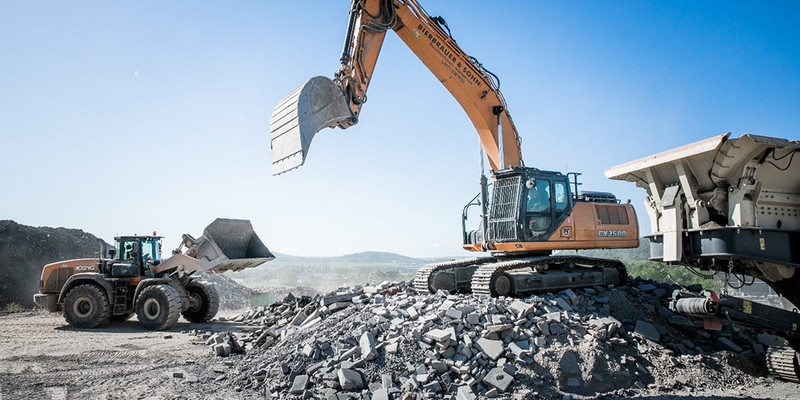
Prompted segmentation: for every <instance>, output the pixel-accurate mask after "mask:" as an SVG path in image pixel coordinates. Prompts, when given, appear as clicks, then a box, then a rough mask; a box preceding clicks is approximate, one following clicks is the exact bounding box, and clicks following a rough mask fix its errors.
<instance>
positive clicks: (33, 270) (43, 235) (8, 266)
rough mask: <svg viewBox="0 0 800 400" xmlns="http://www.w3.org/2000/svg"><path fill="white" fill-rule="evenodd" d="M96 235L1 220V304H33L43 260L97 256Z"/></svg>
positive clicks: (77, 230) (53, 260)
mask: <svg viewBox="0 0 800 400" xmlns="http://www.w3.org/2000/svg"><path fill="white" fill-rule="evenodd" d="M99 252H100V245H99V243H98V242H97V238H96V237H95V236H94V235H92V234H90V233H86V232H84V231H82V230H80V229H67V228H49V227H38V228H37V227H33V226H27V225H20V224H18V223H16V222H14V221H8V220H2V221H0V307H4V306H5V305H7V304H9V303H12V302H13V303H18V304H21V305H23V306H25V307H33V295H34V293H36V292H37V291H38V290H39V279H40V277H41V273H42V267H43V266H44V265H45V264H48V263H51V262H56V261H60V260H69V259H74V258H86V257H97V256H98V254H99Z"/></svg>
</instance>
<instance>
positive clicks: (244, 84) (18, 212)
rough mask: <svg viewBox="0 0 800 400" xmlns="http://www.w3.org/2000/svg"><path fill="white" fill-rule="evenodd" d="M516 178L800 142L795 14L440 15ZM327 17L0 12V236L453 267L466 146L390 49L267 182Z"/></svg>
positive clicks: (522, 9)
mask: <svg viewBox="0 0 800 400" xmlns="http://www.w3.org/2000/svg"><path fill="white" fill-rule="evenodd" d="M421 1H422V2H423V6H424V7H425V8H426V10H427V11H428V12H429V14H431V15H442V16H444V17H445V18H446V20H447V22H448V24H449V26H450V29H451V31H452V33H453V36H454V37H455V38H456V40H457V41H458V43H459V44H460V45H461V46H462V48H463V49H464V50H465V51H466V52H467V53H469V54H471V55H473V56H475V57H477V58H478V59H479V60H480V61H481V62H482V63H483V64H484V66H486V67H487V68H488V69H489V70H491V71H492V72H494V73H495V74H497V75H498V76H499V77H500V79H501V82H502V86H501V90H502V92H503V94H504V96H505V98H506V100H507V102H508V106H509V110H510V112H511V114H512V116H513V118H514V121H515V123H516V125H517V129H518V130H519V132H520V134H521V136H522V139H523V141H522V146H523V149H522V150H523V156H524V159H525V162H526V165H528V166H536V167H539V168H542V169H549V170H559V171H562V172H563V171H565V170H569V171H580V172H582V173H583V175H582V181H583V182H584V185H583V188H584V189H587V190H603V191H612V192H615V193H616V194H617V195H618V197H620V198H622V199H623V200H624V199H628V198H630V199H631V200H632V201H633V204H634V206H636V207H637V209H638V211H639V213H640V224H641V227H642V230H643V231H644V232H645V233H646V232H648V231H649V226H648V222H647V220H646V218H645V214H644V213H643V211H644V210H643V206H642V200H643V198H644V191H643V190H641V189H638V188H635V187H634V186H633V185H632V184H629V183H623V182H612V181H608V180H606V179H605V177H604V176H603V171H604V170H605V169H607V168H609V167H611V166H614V165H617V164H620V163H623V162H626V161H629V160H632V159H635V158H639V157H642V156H645V155H648V154H652V153H655V152H659V151H663V150H667V149H669V148H672V147H676V146H679V145H683V144H686V143H689V142H693V141H696V140H700V139H704V138H707V137H710V136H713V135H716V134H719V133H724V132H733V134H734V136H738V135H740V134H742V133H755V134H761V135H768V136H776V137H783V138H787V139H793V140H796V139H799V137H798V136H799V135H798V127H800V24H797V19H798V16H800V5H798V4H800V3H797V2H792V1H785V2H779V1H773V2H727V1H726V2H723V1H703V2H697V1H659V2H640V1H635V2H634V1H630V2H623V1H585V2H573V1H551V2H542V1H531V2H485V1H482V2H479V1H463V2H447V1H442V0H428V1H425V0H421ZM348 8H349V3H348V2H347V1H344V0H343V1H292V2H285V1H281V2H278V1H268V2H267V1H264V2H199V1H185V2H181V1H175V2H167V3H164V2H155V1H147V2H145V1H137V2H101V1H82V2H41V1H25V2H21V1H8V2H0V54H2V57H0V109H1V110H2V112H0V150H2V157H0V167H2V170H3V171H4V173H3V174H2V175H0V185H2V187H3V190H2V191H0V218H2V219H13V220H16V221H18V222H20V223H23V224H28V225H37V226H38V225H43V226H65V227H71V228H81V229H84V230H86V231H89V232H92V233H94V234H97V235H99V236H101V237H103V238H105V239H106V240H111V239H112V237H113V236H114V235H116V234H130V233H139V234H145V233H148V232H151V231H152V230H157V231H158V232H159V234H162V235H165V236H166V237H167V243H166V244H167V245H168V246H170V247H174V246H176V245H177V243H178V241H179V238H180V234H181V233H192V234H200V232H201V231H202V229H203V227H205V225H206V224H208V223H209V222H211V220H213V219H214V218H216V217H220V216H221V217H232V218H247V219H250V220H252V221H253V224H254V226H255V228H256V230H257V232H258V233H259V234H260V236H261V237H262V239H263V240H264V241H265V243H266V244H267V245H268V246H269V247H270V248H271V249H273V250H275V251H278V252H283V253H288V254H296V255H339V254H346V253H353V252H358V251H367V250H380V251H392V252H396V253H401V254H405V255H409V256H450V255H463V252H462V251H461V249H460V240H461V226H460V214H461V209H462V207H463V206H464V205H465V204H466V203H467V201H469V199H471V198H472V197H473V196H474V195H475V194H476V193H477V191H478V186H477V182H478V174H479V153H478V149H479V142H478V139H477V135H476V134H475V131H474V129H473V128H472V126H471V124H470V122H469V119H468V118H467V116H466V115H465V114H464V113H463V111H462V110H461V109H460V107H459V106H458V104H457V103H456V102H455V101H454V100H453V99H452V98H450V96H449V94H448V93H447V91H446V90H445V89H444V87H442V86H441V85H440V84H439V83H438V82H437V81H436V79H435V78H434V77H433V75H431V74H430V73H429V72H428V71H427V69H426V68H425V67H424V65H423V64H422V63H421V62H420V61H419V60H417V59H416V58H415V57H414V55H413V54H412V53H411V51H410V50H408V49H407V48H406V47H405V45H404V44H403V43H402V42H401V41H400V40H399V39H398V38H397V37H396V36H394V35H393V34H392V33H390V34H389V35H388V36H387V39H386V42H385V44H384V47H383V50H382V53H381V57H380V59H379V60H378V65H377V68H376V71H375V75H374V78H373V81H372V84H371V87H370V89H369V92H368V94H369V102H368V103H367V104H366V105H365V106H364V108H363V109H362V113H361V119H360V122H359V124H358V125H356V126H355V127H353V128H350V129H348V130H346V131H342V130H338V129H337V130H325V131H323V132H321V133H320V134H318V135H317V137H316V138H315V141H314V145H313V146H312V148H311V151H310V154H309V157H308V159H307V161H306V165H305V166H303V167H301V168H300V169H297V170H294V171H291V172H290V173H287V174H283V175H280V176H277V177H274V176H271V175H270V172H269V171H270V167H269V166H270V153H269V143H268V141H269V138H268V137H269V116H270V114H271V112H272V107H273V106H274V105H275V104H276V103H277V102H278V101H279V100H280V99H281V98H282V97H283V96H285V95H286V94H288V93H289V92H290V91H291V90H293V89H294V88H295V87H297V86H299V85H300V84H302V83H303V82H305V81H306V80H307V79H308V78H310V77H312V76H314V75H326V76H331V75H332V74H333V72H335V70H336V69H337V67H338V59H339V54H340V52H341V45H342V40H343V37H344V30H345V26H346V24H347V11H348Z"/></svg>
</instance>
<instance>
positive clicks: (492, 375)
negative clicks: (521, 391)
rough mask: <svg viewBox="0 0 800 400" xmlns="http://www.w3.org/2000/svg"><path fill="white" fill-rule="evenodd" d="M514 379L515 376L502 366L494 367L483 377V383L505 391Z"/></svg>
mask: <svg viewBox="0 0 800 400" xmlns="http://www.w3.org/2000/svg"><path fill="white" fill-rule="evenodd" d="M513 381H514V378H513V377H512V376H511V375H509V374H507V373H506V371H504V370H503V368H500V367H497V368H494V369H492V370H491V371H489V373H488V374H486V376H484V377H483V383H485V384H487V385H489V386H492V387H494V388H496V389H497V390H499V391H500V392H501V393H502V392H505V391H506V389H508V386H509V385H511V383H512V382H513Z"/></svg>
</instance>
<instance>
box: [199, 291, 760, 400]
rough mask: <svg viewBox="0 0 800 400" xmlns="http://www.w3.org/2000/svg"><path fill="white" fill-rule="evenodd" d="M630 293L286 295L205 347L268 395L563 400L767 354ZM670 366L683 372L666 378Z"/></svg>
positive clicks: (738, 375)
mask: <svg viewBox="0 0 800 400" xmlns="http://www.w3.org/2000/svg"><path fill="white" fill-rule="evenodd" d="M629 283H630V284H629V285H627V286H623V287H617V288H612V289H609V288H604V287H592V288H584V289H569V290H565V291H562V292H559V293H549V294H539V295H534V296H530V297H528V298H522V299H509V298H489V297H485V296H472V295H463V294H459V295H452V294H448V293H444V292H440V293H436V294H427V293H425V294H418V293H416V292H415V291H414V289H412V288H411V286H410V285H407V284H405V283H404V282H399V283H389V282H382V283H380V284H378V285H368V286H365V287H362V286H355V287H351V288H341V289H339V290H337V291H336V292H333V293H329V294H327V295H324V296H321V295H318V296H315V297H309V296H300V297H295V296H291V295H289V296H287V297H286V298H285V299H283V300H282V301H280V302H278V303H275V304H272V305H270V306H265V307H258V308H255V309H250V310H247V311H245V312H244V313H242V314H240V315H239V316H237V317H235V319H237V320H239V321H241V322H244V323H246V324H247V325H250V326H252V327H253V329H251V330H249V332H248V333H246V334H241V337H240V338H237V337H236V336H234V335H232V334H230V333H227V332H225V333H217V334H214V335H211V336H209V337H208V338H207V343H208V344H209V345H210V346H212V349H213V351H214V353H215V354H218V355H221V356H228V355H231V354H237V353H241V352H243V353H244V354H242V355H238V356H235V357H233V356H231V357H229V358H228V359H227V360H229V361H231V362H232V363H233V364H232V365H231V367H229V368H228V369H225V370H223V372H221V373H220V374H219V376H217V377H216V379H215V380H217V381H219V382H221V383H222V384H226V383H227V384H230V385H231V386H235V387H240V388H241V389H242V390H246V389H250V390H257V391H268V392H269V393H271V394H272V396H273V398H324V399H367V398H371V399H396V400H399V399H415V398H447V399H463V400H469V399H476V398H484V397H495V396H501V397H504V396H512V397H511V398H528V397H527V396H530V395H531V394H533V393H535V395H534V396H535V397H537V398H559V399H560V398H562V397H563V396H564V395H565V394H569V393H573V394H581V395H592V394H597V393H615V394H617V395H626V394H631V393H635V392H636V391H644V390H656V391H657V390H658V388H659V387H663V388H683V389H691V388H693V387H705V388H708V387H709V386H713V385H724V384H725V382H726V381H729V382H730V381H736V380H739V381H741V380H742V379H744V378H742V376H743V375H744V372H742V371H741V370H739V369H737V368H735V367H734V366H735V365H742V364H747V363H752V360H753V359H754V358H755V357H757V356H756V354H757V353H758V354H761V355H763V354H764V345H762V343H760V342H759V339H761V342H766V341H768V340H769V338H765V337H761V338H758V337H756V336H752V335H749V334H748V333H747V332H746V331H743V330H742V331H739V332H738V333H735V334H732V333H730V332H728V331H723V332H721V333H709V332H705V331H702V330H699V329H697V326H696V325H693V323H692V322H691V320H688V319H686V320H682V321H680V322H681V323H680V324H674V323H673V317H676V316H675V315H671V314H666V313H663V312H659V310H660V309H662V308H664V307H663V306H664V305H665V304H666V303H667V302H668V298H667V297H668V296H669V294H671V293H672V291H673V290H674V289H675V288H673V287H671V286H670V285H664V284H660V283H657V282H647V281H637V280H633V279H632V280H631V281H630V282H629ZM665 296H666V297H665ZM687 321H688V322H687ZM687 324H688V326H687ZM700 332H702V333H700ZM229 347H230V350H228V348H229ZM237 349H238V351H237ZM719 349H723V350H727V351H729V352H730V353H727V355H725V356H717V355H716V354H717V352H718V350H719ZM737 349H738V350H739V351H737ZM714 357H718V359H716V361H714V362H713V363H711V362H710V361H709V360H711V359H712V358H714ZM709 364H714V365H717V366H718V367H717V368H718V370H712V371H709V370H708V368H707V367H706V365H709ZM676 366H680V368H681V371H682V373H681V374H680V376H676V375H675V374H674V373H673V372H670V371H673V370H674V368H676ZM215 376H216V375H215Z"/></svg>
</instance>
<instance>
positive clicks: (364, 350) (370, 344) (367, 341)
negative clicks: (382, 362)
mask: <svg viewBox="0 0 800 400" xmlns="http://www.w3.org/2000/svg"><path fill="white" fill-rule="evenodd" d="M358 344H359V346H360V347H361V356H362V357H363V358H365V359H366V360H367V361H369V360H374V359H375V358H377V357H378V352H377V351H376V350H375V335H373V334H372V332H364V334H363V335H361V339H359V340H358Z"/></svg>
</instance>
